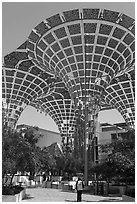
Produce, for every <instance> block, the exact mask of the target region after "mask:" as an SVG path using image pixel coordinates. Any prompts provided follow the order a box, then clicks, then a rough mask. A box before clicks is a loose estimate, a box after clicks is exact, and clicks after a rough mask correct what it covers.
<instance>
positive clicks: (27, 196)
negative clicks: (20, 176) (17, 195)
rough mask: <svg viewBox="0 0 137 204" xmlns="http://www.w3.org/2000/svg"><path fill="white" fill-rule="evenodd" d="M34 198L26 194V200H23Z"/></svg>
mask: <svg viewBox="0 0 137 204" xmlns="http://www.w3.org/2000/svg"><path fill="white" fill-rule="evenodd" d="M32 198H34V197H32V196H30V194H26V196H25V198H24V199H23V200H30V199H32Z"/></svg>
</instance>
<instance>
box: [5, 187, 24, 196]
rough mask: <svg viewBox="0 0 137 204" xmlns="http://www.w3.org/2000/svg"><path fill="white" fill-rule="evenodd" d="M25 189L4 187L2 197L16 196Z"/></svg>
mask: <svg viewBox="0 0 137 204" xmlns="http://www.w3.org/2000/svg"><path fill="white" fill-rule="evenodd" d="M23 189H24V188H22V187H21V186H2V195H15V194H18V193H20V192H21V191H22V190H23Z"/></svg>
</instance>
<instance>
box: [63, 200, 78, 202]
mask: <svg viewBox="0 0 137 204" xmlns="http://www.w3.org/2000/svg"><path fill="white" fill-rule="evenodd" d="M65 201H66V202H77V201H76V200H68V199H66V200H65Z"/></svg>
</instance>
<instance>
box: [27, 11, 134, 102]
mask: <svg viewBox="0 0 137 204" xmlns="http://www.w3.org/2000/svg"><path fill="white" fill-rule="evenodd" d="M134 24H135V22H134V19H132V18H130V17H128V16H126V15H125V14H121V13H119V12H114V11H110V10H106V9H82V10H80V9H75V10H70V11H65V12H63V13H61V14H56V15H54V16H52V17H50V18H47V19H46V20H44V21H42V22H41V23H40V24H39V25H37V26H36V27H35V28H34V29H33V31H32V32H31V34H30V35H29V40H28V43H27V49H28V54H29V57H30V58H31V59H32V60H33V62H34V63H38V64H39V65H40V66H41V67H42V68H43V69H44V70H48V71H49V72H50V73H52V74H55V75H57V76H59V77H60V79H62V80H63V82H64V83H65V85H66V87H67V89H68V91H69V93H70V96H71V98H72V99H73V100H74V103H75V104H76V105H77V104H78V103H79V101H82V102H83V101H84V98H85V97H86V98H88V97H89V92H90V95H92V94H99V95H100V96H102V95H103V94H104V93H103V92H104V91H105V89H106V88H107V87H108V86H109V85H110V84H111V82H112V80H113V79H114V78H115V77H116V76H117V74H119V73H121V72H123V71H126V70H128V68H129V67H131V66H132V64H134V59H135V25H134Z"/></svg>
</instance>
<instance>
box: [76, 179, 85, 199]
mask: <svg viewBox="0 0 137 204" xmlns="http://www.w3.org/2000/svg"><path fill="white" fill-rule="evenodd" d="M83 188H84V184H83V181H82V180H81V178H78V180H77V182H76V190H77V202H81V198H82V191H83Z"/></svg>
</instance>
